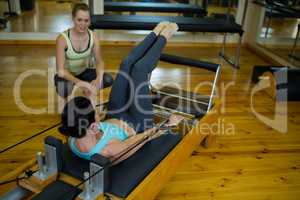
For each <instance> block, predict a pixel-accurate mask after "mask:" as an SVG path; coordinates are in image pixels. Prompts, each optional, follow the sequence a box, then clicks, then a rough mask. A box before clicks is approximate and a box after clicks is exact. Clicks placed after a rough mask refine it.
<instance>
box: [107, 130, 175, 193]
mask: <svg viewBox="0 0 300 200" xmlns="http://www.w3.org/2000/svg"><path fill="white" fill-rule="evenodd" d="M180 140H181V135H174V134H166V135H163V136H161V137H159V138H157V139H154V140H152V141H151V142H148V143H147V144H146V145H144V146H143V148H141V149H140V150H139V151H138V152H136V153H135V154H134V155H133V156H131V157H129V158H128V159H127V160H125V161H123V162H121V163H120V164H118V165H116V166H113V167H111V169H110V181H111V185H110V187H109V190H108V191H107V192H108V193H111V194H113V195H116V196H118V197H122V198H125V197H126V196H128V195H129V194H130V192H131V191H132V190H133V189H134V188H135V187H136V186H137V185H138V184H139V183H140V182H141V181H142V180H143V179H144V178H145V177H146V176H147V175H148V174H149V173H150V172H151V171H152V170H153V169H154V167H155V166H157V165H158V164H159V163H160V161H161V160H163V159H164V157H166V156H167V155H168V153H169V152H170V151H171V150H172V149H173V148H174V147H175V146H176V145H177V144H178V143H179V141H180Z"/></svg>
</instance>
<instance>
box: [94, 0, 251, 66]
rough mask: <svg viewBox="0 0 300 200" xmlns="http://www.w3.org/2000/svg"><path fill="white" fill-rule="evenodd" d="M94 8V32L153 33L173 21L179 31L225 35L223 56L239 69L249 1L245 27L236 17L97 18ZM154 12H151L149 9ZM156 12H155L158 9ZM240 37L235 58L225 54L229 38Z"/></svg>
mask: <svg viewBox="0 0 300 200" xmlns="http://www.w3.org/2000/svg"><path fill="white" fill-rule="evenodd" d="M90 2H91V3H90V6H91V15H92V16H91V18H92V21H91V29H117V30H152V29H153V28H154V27H155V26H156V24H158V23H159V22H161V21H170V22H174V23H176V24H177V25H178V27H179V31H188V32H203V33H223V34H224V37H223V45H222V50H221V51H220V53H219V55H220V56H221V57H222V58H223V59H224V60H225V61H227V62H228V63H230V64H231V65H232V66H233V67H235V68H239V58H240V49H241V43H242V37H243V32H244V31H243V28H242V27H243V24H244V22H245V17H246V11H247V8H248V1H247V0H246V1H245V6H244V12H243V17H242V22H241V25H240V24H238V23H236V22H235V19H234V17H233V16H232V15H230V14H229V10H228V13H227V14H212V15H211V16H209V17H184V16H144V15H117V14H109V15H106V14H95V13H94V5H93V4H92V2H94V1H90ZM149 9H150V8H149ZM154 10H155V8H154ZM229 33H231V34H238V36H239V39H238V43H237V47H236V53H235V57H234V58H230V57H229V56H227V55H226V54H225V47H226V40H227V34H229Z"/></svg>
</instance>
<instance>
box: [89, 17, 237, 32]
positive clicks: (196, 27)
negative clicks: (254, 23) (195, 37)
mask: <svg viewBox="0 0 300 200" xmlns="http://www.w3.org/2000/svg"><path fill="white" fill-rule="evenodd" d="M161 21H170V22H175V23H177V24H178V26H179V31H190V32H215V33H239V34H240V35H242V34H243V30H242V27H241V26H240V25H239V24H237V23H235V22H233V21H230V20H224V19H214V18H192V17H182V16H141V15H93V16H92V23H91V28H92V29H118V30H119V29H121V30H123V29H127V30H152V29H153V28H154V27H155V26H156V25H157V24H158V23H159V22H161Z"/></svg>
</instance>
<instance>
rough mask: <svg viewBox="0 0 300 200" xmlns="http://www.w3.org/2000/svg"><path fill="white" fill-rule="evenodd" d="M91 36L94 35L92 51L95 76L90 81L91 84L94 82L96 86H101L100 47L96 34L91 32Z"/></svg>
mask: <svg viewBox="0 0 300 200" xmlns="http://www.w3.org/2000/svg"><path fill="white" fill-rule="evenodd" d="M93 37H94V47H93V53H94V55H95V61H96V73H97V78H96V79H95V80H94V81H93V82H92V84H94V86H95V87H96V88H99V86H101V83H102V79H103V73H104V62H103V59H102V56H101V49H100V45H99V39H98V36H97V34H96V33H93ZM97 86H98V87H97Z"/></svg>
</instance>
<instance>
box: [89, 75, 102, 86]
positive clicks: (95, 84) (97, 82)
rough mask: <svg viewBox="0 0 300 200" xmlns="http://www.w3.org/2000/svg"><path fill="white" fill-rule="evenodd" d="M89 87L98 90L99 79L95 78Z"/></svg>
mask: <svg viewBox="0 0 300 200" xmlns="http://www.w3.org/2000/svg"><path fill="white" fill-rule="evenodd" d="M91 85H92V86H94V87H95V88H96V89H99V88H100V78H99V77H98V76H97V78H96V79H95V80H93V81H92V82H91Z"/></svg>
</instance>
